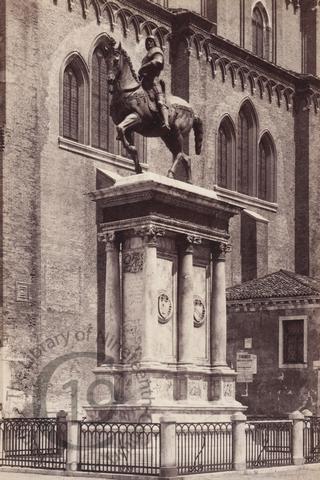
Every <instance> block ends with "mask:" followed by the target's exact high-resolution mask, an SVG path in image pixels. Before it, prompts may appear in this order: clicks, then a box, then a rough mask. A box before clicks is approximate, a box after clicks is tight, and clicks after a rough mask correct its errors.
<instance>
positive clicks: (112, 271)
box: [99, 232, 121, 363]
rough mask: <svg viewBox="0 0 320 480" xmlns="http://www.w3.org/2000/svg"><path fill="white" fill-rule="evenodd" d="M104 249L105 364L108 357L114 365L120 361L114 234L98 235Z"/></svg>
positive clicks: (117, 281) (118, 304)
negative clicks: (103, 244)
mask: <svg viewBox="0 0 320 480" xmlns="http://www.w3.org/2000/svg"><path fill="white" fill-rule="evenodd" d="M99 238H100V240H101V241H103V242H104V243H105V249H106V277H105V336H106V338H107V339H108V341H106V343H105V357H106V363H109V362H108V359H110V357H111V358H112V359H113V362H114V363H119V361H120V325H121V299H120V298H121V297H120V262H119V244H118V242H117V238H116V234H115V232H103V233H100V234H99Z"/></svg>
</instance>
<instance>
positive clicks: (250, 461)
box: [246, 420, 293, 468]
mask: <svg viewBox="0 0 320 480" xmlns="http://www.w3.org/2000/svg"><path fill="white" fill-rule="evenodd" d="M246 452H247V453H246V457H247V458H246V463H247V468H259V467H272V466H277V465H291V464H292V463H293V459H292V422H288V421H282V420H276V421H273V422H270V421H257V422H256V421H252V422H248V423H247V428H246Z"/></svg>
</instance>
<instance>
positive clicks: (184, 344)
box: [178, 235, 201, 364]
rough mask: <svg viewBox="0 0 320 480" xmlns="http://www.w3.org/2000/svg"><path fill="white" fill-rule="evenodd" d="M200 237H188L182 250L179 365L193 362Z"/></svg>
mask: <svg viewBox="0 0 320 480" xmlns="http://www.w3.org/2000/svg"><path fill="white" fill-rule="evenodd" d="M199 243H201V239H200V238H199V237H196V236H193V235H187V236H186V237H185V239H184V242H183V243H182V244H181V248H180V269H179V322H178V324H179V357H178V358H179V363H187V364H190V363H192V361H193V357H194V356H195V354H194V347H193V312H194V304H193V276H194V272H193V251H194V245H195V244H199Z"/></svg>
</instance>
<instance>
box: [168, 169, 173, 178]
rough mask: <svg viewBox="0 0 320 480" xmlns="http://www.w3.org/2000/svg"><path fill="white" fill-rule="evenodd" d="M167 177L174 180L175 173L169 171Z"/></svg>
mask: <svg viewBox="0 0 320 480" xmlns="http://www.w3.org/2000/svg"><path fill="white" fill-rule="evenodd" d="M167 177H168V178H174V173H173V171H172V170H169V172H168V175H167Z"/></svg>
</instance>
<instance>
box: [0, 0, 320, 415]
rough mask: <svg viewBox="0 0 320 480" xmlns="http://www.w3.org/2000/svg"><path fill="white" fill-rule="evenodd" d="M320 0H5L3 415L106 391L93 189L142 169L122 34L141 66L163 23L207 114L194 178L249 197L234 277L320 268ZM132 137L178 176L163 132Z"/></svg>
mask: <svg viewBox="0 0 320 480" xmlns="http://www.w3.org/2000/svg"><path fill="white" fill-rule="evenodd" d="M318 7H319V4H318V2H317V1H316V0H305V1H303V2H299V1H294V0H291V1H289V0H262V1H258V2H257V1H253V0H237V1H235V0H186V1H182V0H181V1H179V0H162V1H157V2H156V1H153V2H152V1H149V0H115V1H109V0H49V1H47V2H43V1H41V2H40V1H32V2H30V1H27V0H23V1H21V0H5V1H4V2H2V4H1V7H0V10H2V11H1V15H0V34H1V43H0V62H1V72H2V73H1V77H0V98H1V104H0V132H1V145H0V147H1V148H0V159H1V169H2V171H1V192H0V193H1V204H2V209H1V217H2V218H1V242H2V245H1V252H2V255H1V258H0V265H1V267H0V268H1V277H2V289H1V310H2V319H3V323H2V331H1V347H0V349H1V375H2V378H3V381H2V387H1V388H2V390H1V398H2V400H1V401H2V405H3V414H4V415H5V416H9V415H12V416H17V413H22V414H24V415H29V414H32V413H34V412H35V411H36V412H38V411H39V408H40V409H41V410H40V411H41V413H42V414H45V413H48V414H52V413H54V412H56V411H58V410H59V409H61V408H63V409H66V410H68V411H72V412H73V413H74V414H75V415H77V414H79V412H81V406H82V405H85V404H88V403H93V404H94V403H95V402H98V401H99V398H100V397H101V398H102V397H105V395H106V392H105V391H103V386H102V387H101V385H99V386H97V388H96V383H95V382H96V380H95V376H94V373H93V370H94V368H95V367H96V365H97V362H98V363H99V361H100V359H99V352H101V351H102V350H105V346H106V345H108V343H110V349H112V348H111V347H112V342H113V339H112V338H111V337H110V336H108V331H106V330H104V329H103V328H100V325H101V324H102V323H103V321H102V319H103V315H104V313H103V312H104V307H105V305H104V295H103V292H104V289H105V285H104V272H105V251H104V247H103V245H101V243H99V242H98V239H97V223H98V222H99V215H100V212H99V210H98V209H97V208H96V205H95V203H94V202H92V200H91V198H90V196H89V193H90V192H92V191H95V190H97V189H99V188H104V187H107V186H108V185H110V178H112V177H114V178H115V177H117V176H119V175H120V176H127V175H131V174H134V167H133V162H132V160H131V159H129V158H128V156H127V154H126V153H125V152H124V150H123V148H122V147H121V145H120V143H119V141H118V140H117V139H116V131H115V128H114V125H113V123H112V121H111V119H110V115H109V113H110V112H109V108H110V93H109V92H108V88H107V86H106V85H107V77H108V70H107V65H108V62H107V59H108V48H109V45H110V39H112V40H114V41H115V42H116V43H117V44H118V43H119V42H121V45H122V47H123V49H124V50H125V51H126V52H127V54H128V56H129V57H130V59H131V62H132V65H133V68H134V69H135V71H138V70H139V68H140V65H141V60H142V58H143V56H144V55H145V38H146V37H147V36H150V35H153V36H154V37H155V39H156V42H157V45H158V46H159V47H160V48H161V49H162V50H163V52H164V58H165V68H164V71H163V72H162V78H163V80H164V81H165V84H166V88H167V89H168V90H171V92H172V94H174V95H178V96H180V97H182V98H183V99H185V100H187V101H188V102H190V103H191V104H192V105H193V107H194V108H195V110H196V112H197V114H198V115H199V116H200V117H201V119H202V121H203V125H204V137H203V149H202V153H201V155H200V156H196V155H195V154H194V153H193V152H194V151H195V148H194V139H193V138H192V136H190V138H189V143H188V145H186V149H187V151H188V152H189V155H190V157H191V160H192V176H193V183H194V184H195V185H197V186H200V187H204V188H206V189H208V190H212V191H214V192H216V194H217V197H218V198H219V199H220V200H223V201H225V202H228V203H229V204H230V205H231V206H234V207H238V208H239V209H240V210H241V213H240V214H239V215H235V216H234V217H233V218H232V219H231V221H230V232H229V233H230V242H231V244H232V251H231V252H230V253H229V254H228V258H227V261H226V267H227V284H228V286H230V287H231V286H233V285H236V284H240V283H243V282H246V281H251V280H254V279H256V278H259V277H263V276H265V275H267V274H270V273H272V272H275V271H278V270H280V269H283V270H286V271H291V272H296V273H297V274H302V275H305V276H310V277H317V276H319V275H320V251H319V250H320V241H319V240H320V239H319V236H320V233H319V229H318V227H317V225H318V224H319V220H320V218H319V217H320V209H319V204H320V198H319V197H320V189H319V188H318V183H319V178H320V171H319V170H320V161H319V155H320V154H319V151H320V149H319V135H318V130H319V127H320V112H319V108H320V80H319V78H318V75H319V72H320V52H319V51H318V49H319V48H320V37H319V32H318V31H317V29H316V27H317V22H318V19H319V15H320V7H319V8H318ZM135 144H136V146H137V150H138V152H139V156H140V161H141V163H142V168H143V171H145V172H147V171H150V172H155V173H157V174H160V175H167V171H168V170H169V168H170V166H171V163H172V158H171V154H170V153H169V151H167V150H166V149H165V148H164V145H163V144H162V143H161V141H160V140H159V139H156V138H152V139H147V140H146V139H145V138H142V137H141V136H138V135H136V136H135ZM180 178H181V179H182V180H183V179H184V172H183V171H181V172H180ZM282 316H283V315H282ZM314 359H316V358H315V357H314ZM44 383H45V384H46V389H45V391H43V388H42V386H43V384H44ZM105 387H106V389H108V386H107V385H105ZM100 388H102V390H101V392H100V390H99V389H100ZM93 390H94V394H93V393H92V391H93ZM88 392H89V393H88ZM150 396H151V394H150Z"/></svg>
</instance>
